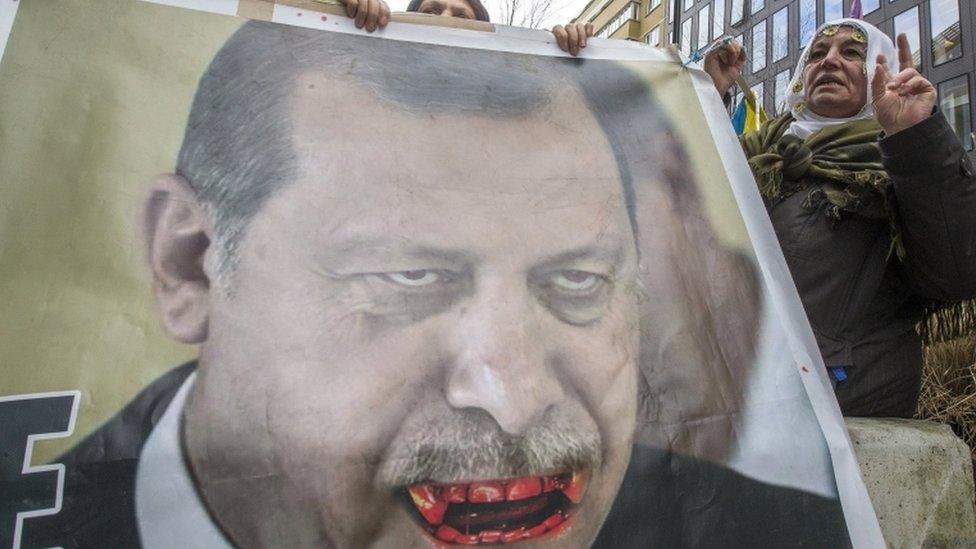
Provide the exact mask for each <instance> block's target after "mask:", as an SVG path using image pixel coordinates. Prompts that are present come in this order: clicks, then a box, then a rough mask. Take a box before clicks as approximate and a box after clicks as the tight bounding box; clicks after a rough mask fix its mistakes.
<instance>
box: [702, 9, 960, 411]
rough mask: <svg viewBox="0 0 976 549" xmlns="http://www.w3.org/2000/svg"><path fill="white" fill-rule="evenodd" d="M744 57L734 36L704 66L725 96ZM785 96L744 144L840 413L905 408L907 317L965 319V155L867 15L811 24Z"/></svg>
mask: <svg viewBox="0 0 976 549" xmlns="http://www.w3.org/2000/svg"><path fill="white" fill-rule="evenodd" d="M896 58H897V59H898V61H899V65H900V69H899V72H897V73H893V72H892V71H891V70H890V69H889V68H888V61H889V60H894V59H896ZM744 62H745V55H744V52H743V51H742V49H741V47H740V46H739V45H738V44H735V43H733V44H730V45H728V46H726V47H724V48H723V49H721V50H718V51H717V52H716V53H714V54H712V55H710V56H708V57H707V58H706V60H705V71H706V72H708V73H709V74H710V75H711V76H712V79H713V80H714V82H715V86H716V88H717V89H718V91H719V93H720V94H723V95H724V94H726V93H727V92H728V90H729V88H731V86H732V84H733V82H734V81H735V80H736V79H737V78H738V76H739V74H740V72H741V70H742V66H743V64H744ZM787 105H788V107H789V110H788V111H787V112H786V113H784V114H783V115H781V116H779V117H777V118H775V119H773V120H770V121H769V122H767V123H766V124H765V125H763V127H762V128H760V129H759V131H756V132H753V133H750V134H747V135H745V136H743V137H742V146H743V149H744V151H745V153H746V157H747V159H748V161H749V165H750V167H751V168H752V171H753V174H754V176H755V178H756V182H757V184H758V186H759V192H760V194H761V195H762V197H763V200H764V202H765V204H766V208H767V210H768V212H769V215H770V218H771V220H772V223H773V227H774V229H775V231H776V236H777V237H778V239H779V241H780V245H781V247H782V249H783V253H784V255H785V257H786V261H787V264H788V265H789V268H790V271H791V273H792V275H793V280H794V282H795V283H796V286H797V290H798V291H799V293H800V298H801V299H802V301H803V305H804V307H805V309H806V312H807V317H808V318H809V320H810V324H811V326H812V328H813V331H814V335H815V336H816V339H817V343H818V345H819V347H820V352H821V354H822V355H823V359H824V363H825V364H826V366H827V367H828V369H829V371H830V375H831V377H832V380H833V381H834V384H835V391H836V395H837V398H838V401H839V402H840V405H841V409H842V411H843V412H844V414H845V415H853V416H898V417H911V416H912V415H913V414H914V412H915V408H916V405H917V401H918V395H919V388H920V384H921V370H922V344H921V339H920V336H919V334H918V333H917V331H916V325H917V324H918V323H919V322H920V321H922V320H923V319H924V318H925V316H926V314H928V313H931V312H932V311H938V312H937V313H936V315H937V317H938V318H939V319H940V320H941V321H942V323H941V324H939V325H936V326H937V327H936V330H937V331H941V332H942V333H941V334H940V335H941V336H945V337H953V336H958V335H961V333H963V332H964V331H966V330H967V329H969V330H972V327H973V326H972V323H973V302H971V301H970V302H968V303H967V302H966V300H969V299H971V298H973V297H974V295H976V179H974V177H973V173H974V171H973V167H972V164H971V162H970V160H969V158H968V157H967V155H966V153H965V150H964V148H963V146H962V144H961V143H960V141H959V139H958V138H957V137H956V135H955V134H954V133H953V131H952V128H951V127H950V126H949V125H948V123H947V122H946V120H945V117H944V116H943V115H942V114H941V113H939V112H938V111H937V109H936V108H935V105H936V92H935V88H934V87H933V86H932V84H931V83H930V82H929V81H928V80H926V79H925V78H924V77H922V76H921V75H920V74H919V73H918V72H917V71H916V70H915V69H914V66H913V62H912V56H911V51H910V48H909V45H908V40H907V38H906V37H905V36H904V35H901V36H899V37H898V49H897V50H896V49H895V46H894V44H892V42H891V39H890V38H888V37H887V36H886V35H885V34H884V33H883V32H881V31H880V30H878V29H877V28H876V27H874V26H872V25H870V24H869V23H866V22H864V21H860V20H855V19H841V20H837V21H832V22H830V23H827V24H825V25H823V26H822V27H820V28H819V29H817V32H816V33H814V35H813V38H812V39H811V41H810V43H808V44H807V47H806V48H805V49H804V51H803V53H802V55H801V57H800V60H799V63H798V64H797V67H796V70H795V71H794V75H793V80H792V82H791V86H790V95H789V98H788V100H787ZM939 315H941V316H939ZM967 324H968V325H967ZM933 325H935V324H932V323H930V324H929V326H933Z"/></svg>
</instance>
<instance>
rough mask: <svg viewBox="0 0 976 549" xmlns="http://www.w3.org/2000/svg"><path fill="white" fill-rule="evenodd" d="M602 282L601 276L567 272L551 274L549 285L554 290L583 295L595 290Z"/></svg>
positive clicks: (583, 272) (572, 271)
mask: <svg viewBox="0 0 976 549" xmlns="http://www.w3.org/2000/svg"><path fill="white" fill-rule="evenodd" d="M603 280H604V278H603V277H602V276H600V275H598V274H595V273H589V272H586V271H576V270H567V271H559V272H556V273H553V275H552V276H551V278H550V284H552V286H554V287H555V288H556V289H559V290H563V291H566V292H573V293H585V292H588V291H590V290H592V289H593V288H595V287H596V286H597V285H598V284H600V283H601V282H603Z"/></svg>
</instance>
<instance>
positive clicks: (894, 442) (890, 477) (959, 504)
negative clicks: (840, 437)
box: [846, 418, 976, 549]
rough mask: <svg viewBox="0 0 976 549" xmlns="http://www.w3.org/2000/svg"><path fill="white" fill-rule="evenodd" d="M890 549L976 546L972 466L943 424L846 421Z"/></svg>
mask: <svg viewBox="0 0 976 549" xmlns="http://www.w3.org/2000/svg"><path fill="white" fill-rule="evenodd" d="M846 422H847V428H848V430H849V431H850V435H851V442H853V444H854V452H855V453H856V454H857V460H858V462H859V463H860V465H861V474H862V475H863V476H864V483H865V484H866V485H867V489H868V494H870V496H871V501H872V503H873V504H874V509H875V511H876V512H877V514H878V520H879V521H880V522H881V531H882V532H883V533H884V536H885V540H886V541H887V542H888V545H889V546H890V547H895V548H899V549H900V548H903V547H904V548H910V547H976V505H974V497H976V490H974V487H973V462H972V458H971V456H970V453H969V447H967V446H966V444H965V443H963V442H962V440H960V439H959V438H958V437H957V436H956V435H955V434H953V432H952V430H951V429H949V427H948V426H947V425H942V424H939V423H934V422H930V421H919V420H908V419H867V418H847V419H846Z"/></svg>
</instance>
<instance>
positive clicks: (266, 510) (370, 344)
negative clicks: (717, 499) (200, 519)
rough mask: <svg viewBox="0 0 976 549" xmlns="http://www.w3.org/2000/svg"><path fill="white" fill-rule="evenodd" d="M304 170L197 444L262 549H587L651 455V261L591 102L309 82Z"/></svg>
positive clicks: (232, 325) (243, 291)
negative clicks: (647, 445) (555, 545)
mask: <svg viewBox="0 0 976 549" xmlns="http://www.w3.org/2000/svg"><path fill="white" fill-rule="evenodd" d="M293 86H294V95H293V104H292V105H291V126H292V136H291V138H292V142H291V146H292V147H293V148H294V151H295V153H296V155H297V156H296V158H297V167H298V176H297V178H296V179H295V180H294V181H293V182H291V183H290V184H288V185H286V186H284V187H283V188H281V189H280V190H278V191H277V192H276V193H275V194H274V195H273V196H272V197H271V198H269V199H268V201H267V202H265V203H264V204H263V205H262V206H261V208H260V210H259V211H258V213H257V214H255V216H254V217H253V218H252V219H251V221H250V222H249V225H248V229H247V233H246V236H245V237H244V239H243V240H242V241H241V244H240V247H239V251H238V256H239V257H238V261H237V265H236V267H235V269H234V271H233V273H232V275H231V276H229V277H227V280H226V282H221V283H226V284H227V285H228V286H229V288H228V289H229V291H218V289H217V286H218V285H219V284H221V283H218V282H214V289H213V291H211V292H210V294H209V300H210V302H209V317H208V325H209V328H208V331H209V333H208V338H207V340H206V341H205V342H204V344H203V346H202V350H201V362H200V369H199V375H198V379H197V381H196V383H195V386H194V390H193V393H192V395H191V398H190V401H189V404H188V406H187V408H186V409H185V412H184V422H185V424H184V438H185V443H186V450H187V455H188V458H189V461H190V464H191V466H192V468H193V471H194V474H195V477H196V479H197V481H198V484H199V487H200V491H201V493H202V495H203V497H204V500H205V501H206V502H207V504H208V507H209V508H210V510H211V512H212V514H213V516H214V517H215V518H216V520H217V522H219V523H220V524H221V526H222V527H223V528H224V530H225V531H226V532H228V533H229V535H230V537H231V538H232V539H233V541H235V542H236V543H237V544H239V545H245V546H247V545H279V546H296V545H315V544H317V545H322V544H327V545H330V544H331V545H338V546H344V547H352V546H364V545H370V544H379V545H385V546H398V547H407V546H430V545H431V544H432V543H435V540H440V541H441V542H444V543H475V542H477V543H484V544H494V543H501V542H512V541H517V540H520V541H519V542H520V543H521V544H523V545H531V544H534V543H539V542H546V541H550V540H552V539H553V538H557V537H558V538H559V540H560V541H561V542H562V543H565V544H566V545H568V546H579V547H583V546H588V545H589V544H590V542H591V541H592V539H593V538H594V537H595V536H596V533H597V532H598V530H599V527H600V525H601V523H602V521H603V519H604V517H605V515H606V513H607V512H608V511H609V508H610V506H611V503H612V501H613V498H614V496H615V494H616V492H617V489H618V486H619V484H620V481H621V479H622V477H623V474H624V471H625V469H626V466H627V462H628V458H629V455H630V449H631V441H632V436H633V431H634V421H635V418H634V416H635V408H636V381H635V378H636V364H635V360H636V357H637V313H636V296H635V290H636V284H635V283H634V279H635V276H636V275H635V272H636V252H635V243H634V237H633V232H632V227H631V223H630V221H629V219H628V214H627V208H626V204H625V201H624V193H623V189H622V187H621V183H620V178H619V176H618V172H619V170H618V167H617V165H616V163H615V160H614V155H613V154H612V151H611V149H610V146H609V144H608V142H607V140H606V138H605V137H604V135H603V133H602V132H601V131H600V126H599V125H598V123H597V122H596V120H595V119H594V117H593V115H592V114H591V113H590V112H589V110H588V109H587V107H586V104H585V102H584V100H583V98H582V97H580V96H579V95H578V93H577V92H575V91H571V90H566V91H562V92H559V93H554V94H553V96H552V101H551V103H550V104H549V105H547V106H546V107H545V108H543V109H542V110H540V112H538V113H530V114H527V115H519V116H514V117H490V116H485V115H480V114H475V115H470V114H459V113H456V112H446V113H444V114H438V113H437V112H436V109H432V110H433V111H434V112H433V113H423V114H418V113H409V112H404V111H403V110H401V109H397V108H396V106H394V105H392V104H390V103H387V102H384V101H382V100H380V99H378V98H377V97H376V96H375V95H373V94H372V93H371V92H369V91H368V90H366V89H365V88H363V87H361V86H360V85H358V84H357V83H356V82H341V81H338V82H337V81H336V80H335V79H334V78H327V77H325V76H321V75H317V74H305V75H303V76H301V77H300V78H299V79H298V80H297V81H296V82H295V83H294V84H293Z"/></svg>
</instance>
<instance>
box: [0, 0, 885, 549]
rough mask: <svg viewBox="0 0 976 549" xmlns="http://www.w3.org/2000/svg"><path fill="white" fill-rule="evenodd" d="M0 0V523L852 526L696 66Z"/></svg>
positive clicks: (822, 411)
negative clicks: (4, 33)
mask: <svg viewBox="0 0 976 549" xmlns="http://www.w3.org/2000/svg"><path fill="white" fill-rule="evenodd" d="M19 4H20V5H19V6H18V7H10V6H7V7H5V8H4V10H6V11H5V12H4V14H3V16H4V17H6V18H7V19H6V20H12V21H13V24H12V27H11V32H10V36H9V40H8V41H7V43H6V47H5V49H4V50H2V51H3V58H2V62H0V139H2V146H0V180H2V181H3V184H2V185H0V204H2V205H3V206H2V208H0V303H3V310H4V314H3V315H2V320H0V364H3V372H4V376H3V383H2V385H0V426H2V428H0V488H2V490H0V546H3V547H10V546H14V547H54V546H60V547H138V546H144V547H175V546H180V547H233V546H239V547H261V546H265V547H267V546H270V547H304V546H336V547H365V546H382V547H432V546H445V545H458V544H465V545H473V544H480V545H495V544H503V543H504V544H521V545H523V546H534V545H538V544H544V545H556V546H565V547H588V546H598V547H683V546H687V547H727V546H751V547H757V546H762V547H770V546H777V547H778V546H787V547H789V546H800V545H802V546H813V547H843V546H848V545H859V546H860V545H864V546H867V545H873V544H877V543H881V539H880V533H879V531H878V527H877V520H876V518H875V517H874V514H873V511H872V510H871V507H870V502H869V501H868V499H867V495H866V493H865V491H864V487H863V484H862V482H861V480H860V476H859V473H858V471H857V468H856V464H855V462H854V459H853V454H852V453H851V449H850V446H849V442H848V440H847V438H846V435H845V431H844V428H843V422H842V421H841V418H840V414H839V411H838V409H837V406H836V403H834V402H833V401H832V396H831V394H830V391H829V384H828V382H827V381H826V378H825V375H824V374H823V372H822V370H823V365H822V363H821V362H820V358H819V354H818V353H817V350H816V346H815V343H814V342H813V340H812V334H811V333H810V328H809V326H808V325H807V324H806V320H805V316H804V315H803V311H802V309H801V308H800V305H799V300H798V298H797V297H796V292H795V289H794V288H793V287H792V282H791V279H790V277H789V274H788V271H787V270H786V267H785V263H784V262H783V258H782V255H781V253H780V252H779V248H778V246H777V244H776V240H775V237H774V235H773V234H772V231H771V228H770V226H769V222H768V219H766V218H765V214H764V212H763V210H762V205H761V202H760V200H759V196H758V194H757V193H756V191H755V185H754V183H753V182H752V180H751V177H750V176H749V174H748V170H747V168H746V167H745V163H744V161H743V159H742V158H741V152H740V151H738V150H737V147H738V143H737V142H736V141H735V139H734V135H733V134H732V131H731V127H730V126H728V119H727V116H726V115H725V114H724V112H723V111H722V110H721V105H720V104H719V102H718V100H717V98H716V97H711V96H709V95H708V94H707V93H706V91H707V88H708V86H710V84H708V83H707V82H704V80H703V78H705V77H703V75H701V74H700V73H696V72H691V71H688V70H686V69H684V68H682V67H681V66H680V64H679V63H677V62H675V61H674V60H672V59H671V58H670V57H669V55H668V54H666V53H665V52H662V51H655V50H651V49H649V48H645V47H643V46H642V45H636V44H618V43H610V42H606V41H599V40H597V41H595V42H594V43H593V44H592V45H591V46H590V47H588V48H587V56H588V58H585V59H574V58H569V57H566V56H564V55H562V54H561V52H558V50H557V49H556V47H555V45H554V44H553V43H552V38H551V35H548V34H547V33H543V32H536V31H526V30H520V29H512V28H507V27H497V28H494V29H491V30H480V31H478V30H464V29H452V28H435V27H429V26H426V25H417V24H407V23H398V22H393V23H391V24H390V26H389V27H388V28H387V29H386V30H385V31H383V32H380V33H377V34H376V35H366V34H365V33H360V32H359V31H357V30H356V29H354V27H353V26H352V24H351V23H350V22H349V21H348V20H346V19H345V18H343V17H340V16H337V15H335V14H333V13H332V12H330V11H328V10H326V11H325V12H317V11H309V10H308V9H306V8H304V7H301V3H291V4H292V5H291V6H281V5H279V6H274V8H273V9H268V10H254V9H253V8H254V6H251V8H249V9H251V11H250V12H248V13H257V12H258V11H262V12H264V13H267V14H269V17H267V19H269V20H264V21H262V20H248V19H245V18H239V17H235V16H233V15H229V14H230V13H235V10H233V9H232V8H233V7H234V6H233V5H232V4H234V3H233V2H221V3H215V4H214V5H215V6H216V5H217V4H219V6H218V7H219V9H216V10H215V11H222V12H223V13H208V12H206V11H201V10H194V9H186V7H185V6H193V5H196V4H199V5H198V6H197V7H201V6H202V7H203V8H206V7H207V6H206V3H194V2H181V4H182V5H183V6H184V7H177V6H172V5H164V4H166V3H165V2H164V3H148V2H139V1H122V0H114V1H99V2H94V1H87V2H82V1H76V2H53V1H52V2H41V1H23V2H20V3H19ZM296 6H298V7H296ZM236 13H242V12H236ZM712 95H714V92H712ZM723 116H724V118H723ZM47 439H50V440H47Z"/></svg>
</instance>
